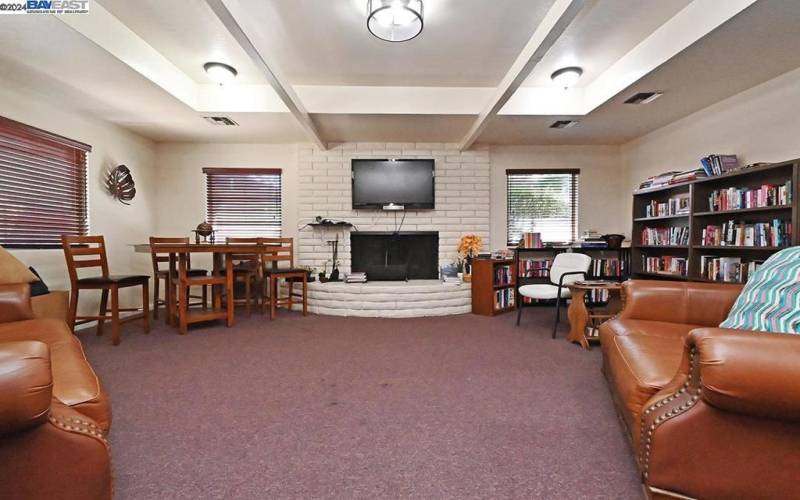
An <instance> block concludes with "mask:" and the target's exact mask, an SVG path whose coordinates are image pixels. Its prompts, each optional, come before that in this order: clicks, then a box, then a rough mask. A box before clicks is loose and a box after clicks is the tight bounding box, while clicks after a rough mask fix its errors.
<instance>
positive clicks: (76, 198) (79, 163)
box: [0, 117, 92, 248]
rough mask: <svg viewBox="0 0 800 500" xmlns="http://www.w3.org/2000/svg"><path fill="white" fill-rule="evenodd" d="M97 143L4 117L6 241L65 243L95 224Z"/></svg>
mask: <svg viewBox="0 0 800 500" xmlns="http://www.w3.org/2000/svg"><path fill="white" fill-rule="evenodd" d="M91 150H92V147H91V146H89V145H87V144H83V143H80V142H77V141H73V140H71V139H67V138H65V137H61V136H59V135H56V134H51V133H50V132H46V131H44V130H40V129H37V128H34V127H31V126H28V125H25V124H22V123H19V122H16V121H14V120H9V119H8V118H3V117H0V245H3V246H4V247H8V248H60V247H61V235H62V234H66V235H70V236H81V235H85V234H87V232H88V230H89V216H88V209H87V199H86V197H87V195H86V154H87V153H88V152H90V151H91Z"/></svg>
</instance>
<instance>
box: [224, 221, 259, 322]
mask: <svg viewBox="0 0 800 500" xmlns="http://www.w3.org/2000/svg"><path fill="white" fill-rule="evenodd" d="M260 241H261V238H233V237H231V238H225V243H227V244H236V243H244V244H253V245H255V244H256V243H259V242H260ZM231 258H232V259H233V262H234V266H233V281H234V283H243V284H244V298H241V299H237V298H236V297H234V299H233V303H234V304H244V307H245V314H247V316H248V317H249V316H250V313H251V306H252V305H253V301H255V306H256V307H258V293H256V292H257V291H258V284H259V282H261V278H262V274H261V255H260V254H258V253H252V254H249V253H244V254H233V255H231Z"/></svg>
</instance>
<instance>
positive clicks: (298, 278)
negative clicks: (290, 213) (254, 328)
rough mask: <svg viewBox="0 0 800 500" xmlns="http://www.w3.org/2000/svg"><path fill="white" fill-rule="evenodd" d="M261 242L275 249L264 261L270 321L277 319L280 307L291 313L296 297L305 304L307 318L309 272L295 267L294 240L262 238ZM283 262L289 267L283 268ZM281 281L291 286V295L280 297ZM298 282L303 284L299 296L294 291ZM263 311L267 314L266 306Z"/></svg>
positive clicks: (263, 306)
mask: <svg viewBox="0 0 800 500" xmlns="http://www.w3.org/2000/svg"><path fill="white" fill-rule="evenodd" d="M260 242H261V244H263V245H266V246H269V247H273V248H272V251H271V252H269V254H268V256H267V254H265V257H264V259H263V260H262V265H263V274H264V281H265V283H266V281H267V280H269V294H268V295H269V306H270V307H269V317H270V319H275V316H276V315H277V313H278V307H280V306H286V307H288V308H289V310H290V311H291V310H292V306H293V305H294V301H295V297H297V298H299V299H300V301H301V303H302V304H303V316H307V315H308V271H306V270H305V269H299V268H296V267H294V238H260ZM270 262H271V264H270ZM281 262H287V263H288V265H287V267H285V268H281V267H280V263H281ZM280 280H286V282H287V284H288V285H289V294H288V295H287V296H285V297H281V296H280V292H279V290H280V286H279V285H280ZM297 282H300V283H302V288H301V293H300V294H299V295H298V294H296V293H295V291H294V283H297ZM265 288H266V286H265ZM262 304H263V303H262ZM262 310H263V312H266V304H263V305H262Z"/></svg>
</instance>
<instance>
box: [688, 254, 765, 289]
mask: <svg viewBox="0 0 800 500" xmlns="http://www.w3.org/2000/svg"><path fill="white" fill-rule="evenodd" d="M763 262H764V261H761V260H754V261H750V262H742V259H741V257H717V256H716V255H701V256H700V277H702V278H705V279H709V280H714V281H725V282H730V283H745V282H747V279H748V278H749V277H750V276H751V275H752V274H753V273H754V272H755V271H756V269H758V268H759V266H761V264H763Z"/></svg>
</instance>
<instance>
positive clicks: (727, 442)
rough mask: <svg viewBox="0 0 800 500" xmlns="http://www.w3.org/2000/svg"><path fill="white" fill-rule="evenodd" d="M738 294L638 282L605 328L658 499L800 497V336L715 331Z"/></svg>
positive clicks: (607, 367)
mask: <svg viewBox="0 0 800 500" xmlns="http://www.w3.org/2000/svg"><path fill="white" fill-rule="evenodd" d="M740 290H741V287H740V286H736V285H721V284H709V283H681V282H664V281H644V280H642V281H638V280H634V281H629V282H627V283H625V285H624V295H625V298H626V303H625V308H624V309H623V311H622V313H620V314H619V315H618V316H617V317H616V318H614V319H612V320H610V321H608V322H606V323H605V324H604V325H602V326H601V328H600V340H601V344H602V350H603V371H604V373H605V375H606V378H607V379H608V381H609V386H610V388H611V393H612V395H613V397H614V400H615V401H616V403H617V408H618V410H619V413H620V414H621V416H622V420H623V422H624V423H625V425H626V426H627V429H628V432H629V435H630V438H631V442H632V445H633V449H634V453H635V455H636V458H637V462H638V464H639V466H640V469H641V472H642V478H643V482H644V485H645V490H646V491H647V493H648V495H649V496H650V497H651V498H702V499H717V498H761V499H773V498H774V499H779V498H780V499H784V498H798V497H800V481H798V480H797V470H800V363H799V362H798V360H800V337H798V336H796V335H784V334H768V333H760V332H747V331H742V330H727V329H721V328H716V325H718V324H719V323H720V322H721V321H722V320H723V319H724V318H725V317H726V316H727V314H728V311H729V310H730V308H731V306H732V304H733V302H734V300H735V299H736V297H737V296H738V294H739V292H740Z"/></svg>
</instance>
